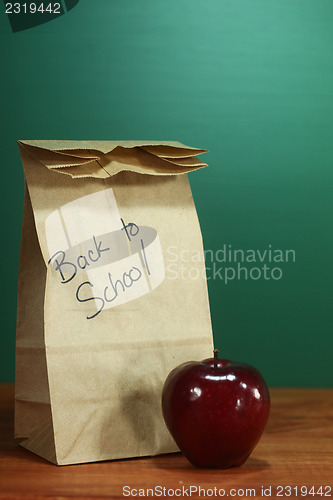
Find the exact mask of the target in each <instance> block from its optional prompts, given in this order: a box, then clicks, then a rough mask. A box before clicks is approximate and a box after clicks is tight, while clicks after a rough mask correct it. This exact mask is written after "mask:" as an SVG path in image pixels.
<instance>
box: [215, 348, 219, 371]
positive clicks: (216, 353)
mask: <svg viewBox="0 0 333 500" xmlns="http://www.w3.org/2000/svg"><path fill="white" fill-rule="evenodd" d="M218 355H219V350H218V349H214V368H217V356H218Z"/></svg>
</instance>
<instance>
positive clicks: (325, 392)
mask: <svg viewBox="0 0 333 500" xmlns="http://www.w3.org/2000/svg"><path fill="white" fill-rule="evenodd" d="M271 396H272V409H271V415H270V420H269V423H268V426H267V428H266V431H265V433H264V435H263V437H262V439H261V441H260V443H259V444H258V446H257V448H256V449H255V450H254V452H253V454H252V455H251V457H250V458H249V459H248V461H247V462H246V464H244V465H243V466H242V467H238V468H233V469H228V470H199V469H195V468H194V467H193V466H192V465H190V464H189V463H188V461H187V460H186V459H185V458H184V457H183V456H182V455H181V454H179V453H178V454H171V455H163V456H158V457H152V458H141V459H130V460H117V461H109V462H99V463H92V464H81V465H71V466H63V467H59V466H56V465H52V464H49V463H48V462H46V461H45V460H43V459H42V458H40V457H38V456H36V455H33V454H32V453H30V452H28V451H26V450H24V449H23V448H21V447H19V446H17V445H16V444H15V442H14V439H13V405H14V388H13V386H12V385H0V498H1V499H6V500H12V499H20V498H22V499H26V500H28V499H37V500H38V499H59V500H60V499H62V500H63V499H72V498H79V499H82V500H85V499H98V498H109V499H110V498H126V496H124V495H123V492H124V491H129V489H134V490H136V491H132V495H131V497H135V493H137V495H138V498H139V493H140V491H139V490H140V489H144V490H145V491H144V493H146V497H147V495H149V497H150V498H151V497H153V495H152V493H153V492H155V497H156V498H158V496H157V493H158V492H161V493H163V492H164V490H163V488H165V489H166V490H165V495H164V496H163V495H160V496H159V497H160V498H167V497H171V494H172V491H171V492H170V495H167V490H168V489H171V490H174V491H175V493H182V488H184V489H185V493H184V495H182V496H184V497H186V491H187V493H188V494H190V493H191V496H188V498H211V496H209V495H210V494H211V493H212V491H213V492H214V488H215V487H216V492H217V495H215V497H216V496H217V497H218V491H219V490H222V489H223V490H225V496H227V494H228V495H229V496H235V498H240V497H243V498H248V497H251V498H265V496H263V491H262V487H263V488H265V489H267V488H269V487H271V488H272V490H271V492H269V490H266V493H267V494H268V493H270V498H280V497H277V496H276V495H277V493H278V492H280V493H281V497H287V496H288V493H289V492H290V493H291V495H290V496H291V497H293V498H295V497H297V498H319V497H320V496H322V497H323V498H327V497H332V496H333V488H332V478H333V425H332V422H333V390H331V389H271ZM124 486H128V487H129V488H128V489H127V490H123V487H124ZM157 486H158V487H160V488H161V489H160V490H158V489H157V490H154V488H156V487H157ZM278 486H281V488H278ZM288 486H290V487H292V488H293V489H292V490H289V489H288V488H287V487H288ZM296 486H297V487H298V490H297V492H296V489H295V487H296ZM301 486H303V487H304V488H303V490H301V489H300V487H301ZM312 486H314V487H315V489H314V490H312V492H315V493H316V492H317V491H318V488H319V487H320V486H323V487H324V486H327V487H330V488H331V489H329V488H326V489H325V488H324V489H323V490H322V493H324V494H325V493H326V496H325V495H324V494H323V495H320V494H316V495H314V496H313V495H312V494H310V493H311V492H310V488H311V487H312ZM190 487H192V491H191V490H190ZM195 487H196V488H197V489H198V490H197V491H196V492H195V491H194V488H195ZM199 487H200V488H201V489H202V490H201V491H200V492H199ZM305 487H307V488H308V492H307V493H308V494H305V493H306V491H305ZM147 488H150V489H152V490H154V491H148V492H147V491H146V490H147ZM204 490H206V491H204ZM234 490H235V491H234ZM236 491H238V493H237V492H236ZM320 491H321V490H319V493H320ZM141 493H142V491H141ZM199 493H200V495H199ZM220 493H223V491H220ZM234 493H236V495H234ZM296 493H297V494H296ZM141 497H142V496H140V498H141ZM128 498H130V497H128Z"/></svg>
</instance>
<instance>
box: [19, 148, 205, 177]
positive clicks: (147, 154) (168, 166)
mask: <svg viewBox="0 0 333 500" xmlns="http://www.w3.org/2000/svg"><path fill="white" fill-rule="evenodd" d="M19 143H20V145H21V146H22V147H23V148H24V149H26V150H27V151H28V152H29V153H30V154H31V155H32V156H34V157H35V158H36V159H38V160H39V161H40V162H41V163H42V164H44V165H45V167H47V168H48V169H50V170H53V171H56V172H59V173H61V174H67V175H70V176H71V177H73V178H84V177H94V178H99V179H105V178H107V177H111V176H113V175H116V174H118V173H119V172H121V171H124V170H127V171H130V172H136V173H139V174H149V175H177V174H185V173H188V172H191V171H192V170H197V169H198V168H201V167H206V166H207V164H206V163H204V162H203V161H202V160H200V159H199V158H197V155H198V154H201V153H205V152H207V150H205V149H195V148H189V147H187V146H183V145H182V144H180V143H179V144H178V145H177V146H171V145H166V144H144V145H139V144H138V145H134V146H133V145H131V146H127V145H125V146H124V145H123V143H119V144H118V145H114V147H112V149H110V151H108V152H106V153H103V152H102V151H99V150H97V149H90V148H87V149H84V148H82V149H81V148H80V149H47V148H42V147H39V146H36V145H33V144H31V143H29V141H19Z"/></svg>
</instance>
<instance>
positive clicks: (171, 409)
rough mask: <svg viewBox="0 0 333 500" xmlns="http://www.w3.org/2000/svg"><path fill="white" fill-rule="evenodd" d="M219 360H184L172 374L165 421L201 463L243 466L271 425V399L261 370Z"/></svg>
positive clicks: (192, 457)
mask: <svg viewBox="0 0 333 500" xmlns="http://www.w3.org/2000/svg"><path fill="white" fill-rule="evenodd" d="M217 356H218V351H217V349H215V351H214V358H210V359H205V360H204V361H201V362H196V361H190V362H188V363H183V364H181V365H179V366H178V367H177V368H175V369H174V370H172V372H171V373H170V374H169V376H168V377H167V379H166V381H165V384H164V388H163V394H162V409H163V416H164V420H165V423H166V425H167V427H168V429H169V431H170V433H171V435H172V436H173V438H174V440H175V441H176V443H177V445H178V447H179V448H180V450H181V451H182V452H183V454H184V455H185V456H186V457H187V458H188V460H189V461H190V462H191V463H192V464H193V465H195V466H196V467H201V468H221V469H225V468H227V467H232V466H236V465H241V464H243V463H244V462H245V460H246V459H247V458H248V456H249V455H250V453H251V452H252V450H253V449H254V447H255V446H256V444H257V443H258V441H259V439H260V436H261V434H262V432H263V430H264V428H265V426H266V423H267V420H268V415H269V409H270V397H269V391H268V388H267V385H266V382H265V380H264V378H263V377H262V375H261V374H260V372H259V371H258V370H257V369H256V368H254V367H252V366H250V365H247V364H245V363H238V362H235V361H229V360H226V359H218V357H217Z"/></svg>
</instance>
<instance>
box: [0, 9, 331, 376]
mask: <svg viewBox="0 0 333 500" xmlns="http://www.w3.org/2000/svg"><path fill="white" fill-rule="evenodd" d="M0 29H1V36H0V46H1V52H0V58H1V62H0V64H1V66H0V68H1V79H0V86H1V215H2V238H1V285H2V286H1V338H0V343H1V345H0V356H1V360H0V381H12V380H13V379H14V345H15V322H16V290H17V272H18V259H19V243H20V229H21V213H22V204H23V187H24V180H23V173H22V167H21V163H20V158H19V153H18V148H17V144H16V141H17V139H28V138H29V139H43V138H48V139H105V140H107V139H132V138H134V139H155V140H179V141H181V142H183V143H185V144H189V145H193V146H197V147H203V148H207V149H209V150H210V152H209V154H207V155H206V156H205V159H206V160H207V161H208V163H209V165H210V167H209V168H207V169H205V170H202V171H200V172H196V173H193V174H191V176H190V181H191V186H192V190H193V195H194V198H195V201H196V206H197V210H198V214H199V219H200V222H201V226H202V232H203V237H204V244H205V247H206V249H208V250H212V251H217V250H219V249H223V248H232V249H243V250H244V251H245V250H247V249H255V250H260V251H261V252H263V251H264V250H265V249H269V248H270V249H272V250H274V249H280V250H282V251H285V250H287V249H292V250H294V251H295V256H296V257H295V261H293V260H290V261H289V262H285V263H274V262H273V263H269V262H266V264H267V266H270V267H271V268H272V267H276V266H277V267H279V268H280V269H281V270H282V273H283V274H282V277H281V279H265V278H264V277H263V276H261V278H260V279H252V278H249V277H248V279H247V280H246V279H245V277H244V276H245V271H243V276H241V279H234V280H231V281H230V282H227V283H225V280H224V279H221V277H222V278H223V277H224V275H223V272H224V271H223V269H222V271H221V274H220V276H221V277H220V276H219V275H218V274H217V275H216V276H215V279H213V278H214V273H213V272H212V271H210V272H209V273H208V275H209V278H210V279H209V282H208V284H209V294H210V302H211V313H212V322H213V328H214V337H215V343H216V346H218V347H220V349H221V350H222V351H223V354H224V355H225V356H226V357H229V358H234V359H235V358H236V359H240V360H244V361H247V362H250V363H253V364H255V365H256V366H257V367H258V368H259V369H260V370H261V371H262V372H263V374H264V376H265V377H266V379H267V381H268V383H269V384H270V385H273V386H274V385H275V386H277V385H279V386H331V385H332V382H333V368H332V360H331V359H332V348H333V336H332V333H333V332H332V330H333V328H332V327H333V321H332V298H333V297H332V295H333V294H332V280H333V273H332V247H333V245H332V244H333V241H332V233H333V231H332V216H333V203H332V185H333V184H332V181H333V56H332V53H333V2H332V0H163V1H162V0H141V1H137V0H121V1H120V0H96V1H91V0H80V1H79V2H78V3H77V5H76V6H75V7H74V8H72V9H71V10H70V11H68V12H66V13H65V14H64V15H62V16H61V17H59V18H58V19H55V20H53V21H50V22H47V23H45V24H42V25H40V26H36V27H33V28H31V29H27V30H25V31H18V32H16V33H13V32H12V31H11V26H10V23H9V20H8V18H7V16H6V14H5V9H4V5H1V12H0ZM224 245H226V247H224ZM229 245H231V247H229ZM270 245H271V246H270ZM218 255H219V256H220V257H221V255H222V254H221V252H220V254H218ZM210 264H211V263H207V266H210ZM215 264H216V263H215ZM244 265H245V264H244ZM225 266H227V267H234V268H235V266H236V263H232V262H229V263H226V262H221V263H218V262H217V268H219V267H222V268H224V267H225ZM246 266H247V268H248V271H250V270H251V268H252V267H262V266H263V263H260V262H259V263H258V262H257V263H247V264H246ZM215 271H216V268H215ZM229 273H232V271H229ZM275 273H278V272H277V271H275ZM252 276H254V277H255V278H256V277H257V276H258V272H257V271H252ZM275 276H278V274H275Z"/></svg>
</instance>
